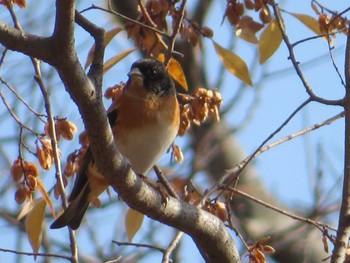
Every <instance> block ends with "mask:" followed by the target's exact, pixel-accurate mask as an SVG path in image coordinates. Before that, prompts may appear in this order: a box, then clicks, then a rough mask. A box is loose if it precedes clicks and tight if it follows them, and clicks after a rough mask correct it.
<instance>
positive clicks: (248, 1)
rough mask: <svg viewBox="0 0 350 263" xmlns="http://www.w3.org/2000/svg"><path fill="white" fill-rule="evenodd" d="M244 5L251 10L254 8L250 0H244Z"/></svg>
mask: <svg viewBox="0 0 350 263" xmlns="http://www.w3.org/2000/svg"><path fill="white" fill-rule="evenodd" d="M244 5H245V7H246V8H247V9H249V10H252V9H254V8H255V4H254V2H253V1H252V0H244Z"/></svg>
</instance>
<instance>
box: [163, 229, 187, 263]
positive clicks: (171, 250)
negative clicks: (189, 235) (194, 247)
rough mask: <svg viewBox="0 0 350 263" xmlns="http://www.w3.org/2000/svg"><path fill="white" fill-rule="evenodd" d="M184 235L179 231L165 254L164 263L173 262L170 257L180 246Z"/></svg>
mask: <svg viewBox="0 0 350 263" xmlns="http://www.w3.org/2000/svg"><path fill="white" fill-rule="evenodd" d="M183 234H184V233H183V232H181V231H177V233H176V235H175V237H174V238H173V240H172V241H171V242H170V244H169V246H168V247H167V248H166V249H165V250H164V252H163V258H162V263H169V262H171V259H170V255H171V253H172V252H173V250H174V249H175V248H176V247H177V245H178V244H179V242H180V240H181V238H182V236H183Z"/></svg>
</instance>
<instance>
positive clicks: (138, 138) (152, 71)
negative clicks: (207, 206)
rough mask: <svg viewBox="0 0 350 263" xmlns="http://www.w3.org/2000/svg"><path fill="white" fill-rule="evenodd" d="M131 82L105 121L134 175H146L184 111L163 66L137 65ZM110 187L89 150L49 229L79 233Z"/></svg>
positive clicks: (155, 63)
mask: <svg viewBox="0 0 350 263" xmlns="http://www.w3.org/2000/svg"><path fill="white" fill-rule="evenodd" d="M128 77H129V78H128V81H127V82H126V84H125V85H124V87H123V89H122V92H121V95H120V96H119V97H118V98H117V99H116V101H114V103H113V104H112V105H111V107H110V108H109V110H108V111H107V112H108V113H107V116H108V120H109V124H110V125H111V129H112V133H113V136H114V141H115V143H116V146H117V149H118V150H119V151H120V153H121V154H122V155H123V157H125V159H126V160H127V161H128V162H129V164H130V165H131V168H132V169H133V171H134V172H135V173H136V174H138V175H142V176H145V175H146V174H147V173H148V172H149V171H150V170H151V169H152V167H153V166H154V165H155V164H156V163H157V162H158V160H159V159H160V158H161V156H162V155H163V154H164V153H165V152H166V151H167V150H168V149H169V147H170V146H171V145H172V143H173V142H174V140H175V138H176V136H177V134H178V130H179V125H180V108H179V103H178V100H177V97H176V89H175V84H174V82H173V80H172V79H171V77H170V75H169V74H168V72H167V69H166V68H165V66H164V65H163V63H161V62H160V61H158V60H155V59H153V58H144V59H140V60H137V61H136V62H134V63H133V64H132V66H131V69H130V72H129V73H128ZM108 186H109V184H108V182H107V180H106V179H105V178H104V176H103V174H101V173H100V172H99V171H98V168H97V165H96V164H95V163H94V159H93V155H92V151H91V149H90V148H87V150H86V152H85V153H84V156H83V157H82V161H81V163H80V167H79V169H78V171H77V176H76V179H75V182H74V185H73V189H72V192H71V194H70V196H69V199H68V202H69V204H68V207H67V209H65V211H64V212H63V214H62V215H61V216H59V217H58V218H57V219H56V220H55V221H54V222H53V223H52V224H51V226H50V228H51V229H57V228H62V227H65V226H68V227H69V228H71V229H73V230H76V229H77V228H79V226H80V224H81V221H82V219H83V216H84V214H85V212H86V210H87V208H88V206H89V203H90V202H91V201H93V200H94V199H95V198H97V197H98V196H99V195H100V194H101V193H102V192H103V191H104V190H106V189H107V188H108Z"/></svg>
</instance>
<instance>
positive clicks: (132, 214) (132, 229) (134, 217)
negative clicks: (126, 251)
mask: <svg viewBox="0 0 350 263" xmlns="http://www.w3.org/2000/svg"><path fill="white" fill-rule="evenodd" d="M143 218H144V215H143V214H141V213H139V212H137V211H136V210H134V209H131V208H129V210H128V211H127V212H126V216H125V228H126V234H127V236H128V240H129V242H131V241H132V239H133V238H134V236H135V234H136V233H137V231H138V230H139V229H140V227H141V225H142V221H143Z"/></svg>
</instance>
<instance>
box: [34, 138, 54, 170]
mask: <svg viewBox="0 0 350 263" xmlns="http://www.w3.org/2000/svg"><path fill="white" fill-rule="evenodd" d="M40 142H41V144H42V146H43V147H42V148H41V147H39V145H38V143H37V144H36V154H37V157H38V160H39V164H40V166H41V167H42V168H43V169H44V170H49V169H50V168H51V166H52V164H53V163H54V157H53V151H52V147H51V142H50V140H47V139H44V138H40Z"/></svg>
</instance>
